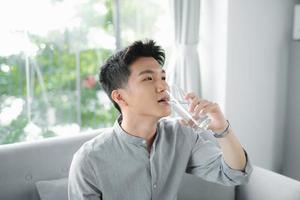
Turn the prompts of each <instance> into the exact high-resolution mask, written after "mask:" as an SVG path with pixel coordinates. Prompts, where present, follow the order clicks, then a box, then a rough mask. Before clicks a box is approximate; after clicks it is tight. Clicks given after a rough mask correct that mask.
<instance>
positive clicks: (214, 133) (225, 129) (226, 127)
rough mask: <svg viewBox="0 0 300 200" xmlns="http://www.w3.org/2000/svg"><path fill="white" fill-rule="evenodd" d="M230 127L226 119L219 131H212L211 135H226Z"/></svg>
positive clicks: (221, 136) (219, 136) (220, 136)
mask: <svg viewBox="0 0 300 200" xmlns="http://www.w3.org/2000/svg"><path fill="white" fill-rule="evenodd" d="M230 127H231V126H230V123H229V121H228V120H226V125H225V128H223V129H221V131H213V135H214V136H215V137H216V138H224V137H225V136H226V135H228V133H229V129H230Z"/></svg>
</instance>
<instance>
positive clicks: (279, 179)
mask: <svg viewBox="0 0 300 200" xmlns="http://www.w3.org/2000/svg"><path fill="white" fill-rule="evenodd" d="M299 197H300V182H299V181H297V180H294V179H291V178H289V177H286V176H283V175H280V174H278V173H275V172H272V171H270V170H266V169H263V168H260V167H254V170H253V172H252V175H251V177H250V180H249V183H248V184H246V185H241V186H238V187H236V199H237V200H266V199H272V200H282V199H288V200H299Z"/></svg>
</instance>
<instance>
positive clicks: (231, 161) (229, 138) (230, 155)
mask: <svg viewBox="0 0 300 200" xmlns="http://www.w3.org/2000/svg"><path fill="white" fill-rule="evenodd" d="M217 140H218V143H219V145H220V147H221V149H222V152H223V155H224V160H225V162H226V163H227V164H228V165H229V166H230V167H231V168H232V169H236V170H244V169H245V166H246V156H245V153H244V150H243V148H242V146H241V144H240V142H239V141H238V139H237V137H236V136H235V134H234V131H233V130H232V129H231V128H229V134H227V135H226V136H225V137H224V138H218V139H217Z"/></svg>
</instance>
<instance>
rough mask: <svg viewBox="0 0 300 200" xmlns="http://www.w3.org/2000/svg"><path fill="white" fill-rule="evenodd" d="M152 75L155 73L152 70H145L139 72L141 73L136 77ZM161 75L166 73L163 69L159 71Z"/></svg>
mask: <svg viewBox="0 0 300 200" xmlns="http://www.w3.org/2000/svg"><path fill="white" fill-rule="evenodd" d="M154 73H155V72H154V71H153V70H151V69H146V70H144V71H141V72H140V73H139V74H138V76H141V75H143V74H154ZM161 73H163V74H165V73H166V71H165V70H164V69H162V70H161Z"/></svg>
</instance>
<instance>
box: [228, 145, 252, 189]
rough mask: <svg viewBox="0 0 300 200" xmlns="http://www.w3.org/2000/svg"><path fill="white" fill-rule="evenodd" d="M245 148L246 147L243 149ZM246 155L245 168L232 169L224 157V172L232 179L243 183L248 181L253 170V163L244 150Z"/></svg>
mask: <svg viewBox="0 0 300 200" xmlns="http://www.w3.org/2000/svg"><path fill="white" fill-rule="evenodd" d="M243 150H244V149H243ZM244 153H245V157H246V165H245V168H244V169H243V170H237V169H232V168H231V167H230V166H229V165H228V164H227V163H226V162H225V161H224V157H223V158H222V166H223V172H224V173H225V174H226V175H227V176H228V177H230V178H231V179H232V180H236V181H237V182H238V184H243V183H246V182H248V180H249V177H250V174H251V173H252V171H253V167H252V164H251V163H250V161H249V158H248V154H247V152H246V151H245V150H244Z"/></svg>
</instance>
